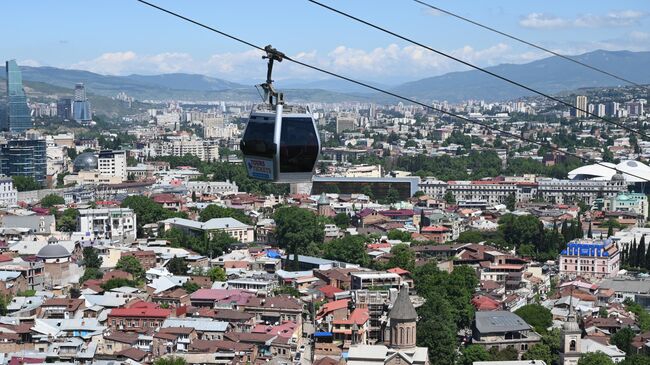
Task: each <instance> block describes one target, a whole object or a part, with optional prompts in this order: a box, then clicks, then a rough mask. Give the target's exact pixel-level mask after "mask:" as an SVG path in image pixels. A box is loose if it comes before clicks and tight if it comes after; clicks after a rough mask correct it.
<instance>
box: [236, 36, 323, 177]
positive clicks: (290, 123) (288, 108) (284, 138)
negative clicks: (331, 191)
mask: <svg viewBox="0 0 650 365" xmlns="http://www.w3.org/2000/svg"><path fill="white" fill-rule="evenodd" d="M265 50H266V56H264V57H263V58H268V70H267V74H266V83H264V84H261V85H260V86H261V87H262V89H263V90H264V103H262V104H257V105H255V106H253V108H252V110H251V114H250V117H249V118H248V124H247V125H246V131H245V132H244V136H243V138H242V140H241V143H240V148H241V151H242V153H243V155H244V164H245V165H246V171H247V172H248V176H249V177H251V178H253V179H258V180H266V181H274V182H280V183H292V182H306V181H311V178H312V176H313V174H314V167H315V166H316V161H318V155H319V153H320V138H319V136H318V130H317V129H316V123H315V122H314V118H313V117H312V114H311V112H310V110H309V108H308V107H305V106H299V105H288V104H285V103H284V100H283V95H282V93H278V92H276V91H275V90H274V89H273V80H272V79H271V73H272V72H273V61H278V62H281V61H282V59H283V58H284V54H282V53H281V52H278V51H277V50H275V49H274V48H272V47H271V46H266V47H265Z"/></svg>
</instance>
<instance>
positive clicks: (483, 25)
mask: <svg viewBox="0 0 650 365" xmlns="http://www.w3.org/2000/svg"><path fill="white" fill-rule="evenodd" d="M413 1H415V2H416V3H418V4H421V5H424V6H426V7H428V8H430V9H433V10H436V11H439V12H441V13H444V14H447V15H450V16H453V17H454V18H457V19H460V20H463V21H465V22H468V23H471V24H474V25H476V26H477V27H481V28H483V29H487V30H489V31H491V32H494V33H497V34H500V35H502V36H504V37H507V38H510V39H512V40H515V41H517V42H520V43H523V44H525V45H528V46H531V47H533V48H537V49H539V50H540V51H544V52H547V53H550V54H552V55H554V56H557V57H560V58H562V59H565V60H567V61H570V62H573V63H575V64H578V65H580V66H583V67H586V68H588V69H591V70H593V71H596V72H600V73H601V74H604V75H607V76H610V77H613V78H615V79H617V80H619V81H623V82H625V83H628V84H630V85H634V86H638V87H645V86H644V85H641V84H639V83H637V82H634V81H632V80H629V79H626V78H624V77H622V76H618V75H616V74H613V73H611V72H609V71H606V70H603V69H602V68H598V67H596V66H592V65H590V64H588V63H585V62H582V61H579V60H577V59H575V58H572V57H569V56H565V55H563V54H561V53H558V52H556V51H553V50H551V49H548V48H546V47H542V46H540V45H538V44H535V43H533V42H530V41H527V40H525V39H522V38H519V37H517V36H514V35H512V34H508V33H506V32H504V31H500V30H498V29H495V28H492V27H490V26H488V25H485V24H481V23H479V22H477V21H475V20H472V19H468V18H466V17H464V16H462V15H458V14H456V13H452V12H451V11H449V10H445V9H442V8H440V7H438V6H435V5H431V4H429V3H427V2H424V1H422V0H413Z"/></svg>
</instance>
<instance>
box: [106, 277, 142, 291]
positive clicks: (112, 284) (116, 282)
mask: <svg viewBox="0 0 650 365" xmlns="http://www.w3.org/2000/svg"><path fill="white" fill-rule="evenodd" d="M123 286H130V287H136V286H138V283H137V282H136V281H135V280H129V279H124V278H113V279H110V280H108V281H106V282H105V283H103V284H102V285H101V287H102V289H104V290H112V289H115V288H120V287H123Z"/></svg>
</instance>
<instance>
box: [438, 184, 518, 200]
mask: <svg viewBox="0 0 650 365" xmlns="http://www.w3.org/2000/svg"><path fill="white" fill-rule="evenodd" d="M447 191H449V192H451V194H453V196H454V198H455V199H456V201H457V202H461V201H483V202H486V203H487V204H488V205H496V204H505V202H506V199H507V198H508V197H509V196H511V195H513V196H515V198H517V193H518V189H517V186H516V185H514V184H502V183H500V182H498V181H480V180H479V181H452V182H450V183H449V184H448V185H447Z"/></svg>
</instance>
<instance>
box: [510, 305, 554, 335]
mask: <svg viewBox="0 0 650 365" xmlns="http://www.w3.org/2000/svg"><path fill="white" fill-rule="evenodd" d="M515 314H516V315H518V316H519V317H521V319H523V320H524V321H526V323H528V324H529V325H531V326H532V327H533V328H535V331H536V332H538V333H544V332H546V329H547V328H548V327H551V326H552V325H553V314H551V311H550V310H548V309H546V308H545V307H543V306H541V305H539V304H527V305H525V306H523V307H521V308H519V309H517V310H516V311H515Z"/></svg>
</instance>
